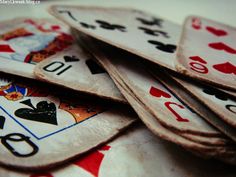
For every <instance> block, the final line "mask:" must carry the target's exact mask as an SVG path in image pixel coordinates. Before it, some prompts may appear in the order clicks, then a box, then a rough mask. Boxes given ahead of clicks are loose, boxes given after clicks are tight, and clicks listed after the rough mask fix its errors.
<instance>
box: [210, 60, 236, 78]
mask: <svg viewBox="0 0 236 177" xmlns="http://www.w3.org/2000/svg"><path fill="white" fill-rule="evenodd" d="M213 68H214V69H216V70H217V71H220V72H222V73H225V74H235V75H236V66H234V65H232V64H231V63H229V62H226V63H221V64H216V65H213Z"/></svg>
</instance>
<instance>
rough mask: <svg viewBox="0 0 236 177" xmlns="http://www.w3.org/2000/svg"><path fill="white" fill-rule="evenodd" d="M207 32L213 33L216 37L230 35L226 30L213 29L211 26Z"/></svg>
mask: <svg viewBox="0 0 236 177" xmlns="http://www.w3.org/2000/svg"><path fill="white" fill-rule="evenodd" d="M206 30H207V31H209V32H211V33H212V34H214V35H216V36H225V35H227V34H228V33H227V32H226V31H224V30H221V29H216V28H214V27H211V26H207V27H206Z"/></svg>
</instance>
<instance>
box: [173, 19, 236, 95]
mask: <svg viewBox="0 0 236 177" xmlns="http://www.w3.org/2000/svg"><path fill="white" fill-rule="evenodd" d="M235 34H236V28H233V27H230V26H227V25H224V24H221V23H218V22H215V21H211V20H208V19H205V18H201V17H195V16H190V17H188V18H187V19H186V21H185V23H184V27H183V33H182V36H181V40H180V44H179V49H178V51H177V63H176V69H177V70H178V71H179V72H181V73H183V74H185V75H188V76H190V77H193V78H197V79H201V80H204V81H207V82H208V83H211V84H214V85H218V86H220V87H224V88H230V89H233V90H234V91H235V90H236V80H235V78H236V76H235V75H236V43H235V40H236V37H235Z"/></svg>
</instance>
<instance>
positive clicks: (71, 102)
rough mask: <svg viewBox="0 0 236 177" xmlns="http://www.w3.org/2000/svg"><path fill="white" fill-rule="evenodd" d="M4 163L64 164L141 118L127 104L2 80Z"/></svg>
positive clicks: (0, 138)
mask: <svg viewBox="0 0 236 177" xmlns="http://www.w3.org/2000/svg"><path fill="white" fill-rule="evenodd" d="M0 103H1V104H0V147H1V152H0V156H1V160H0V162H1V163H2V164H4V165H7V166H14V167H15V168H16V167H17V168H23V169H40V168H43V167H47V166H55V165H58V164H60V163H63V162H65V161H67V160H69V159H71V158H73V157H75V156H77V155H79V154H81V153H84V152H86V151H88V150H90V149H92V148H94V147H96V146H98V145H100V144H102V143H104V142H106V141H108V140H109V139H111V138H112V137H113V136H115V135H116V134H117V133H119V132H120V131H121V130H122V129H124V128H125V127H127V126H128V125H130V124H131V123H132V122H133V121H134V120H135V115H133V114H132V112H131V111H130V110H128V109H125V108H124V107H122V106H119V108H117V107H115V106H112V105H110V106H108V105H107V104H105V103H102V102H101V101H100V102H99V101H96V100H85V99H82V98H80V97H76V96H75V95H74V94H72V93H69V92H68V93H66V92H65V90H64V91H60V90H58V89H55V87H53V88H50V87H49V86H48V85H47V86H46V85H43V84H42V83H36V82H35V81H34V82H32V81H31V84H29V83H28V82H23V81H20V80H19V79H15V80H11V79H7V78H6V77H2V78H1V80H0Z"/></svg>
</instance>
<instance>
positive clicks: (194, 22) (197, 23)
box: [192, 18, 202, 30]
mask: <svg viewBox="0 0 236 177" xmlns="http://www.w3.org/2000/svg"><path fill="white" fill-rule="evenodd" d="M201 25H202V23H201V20H200V19H199V18H193V19H192V27H193V28H194V29H196V30H199V29H201Z"/></svg>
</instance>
